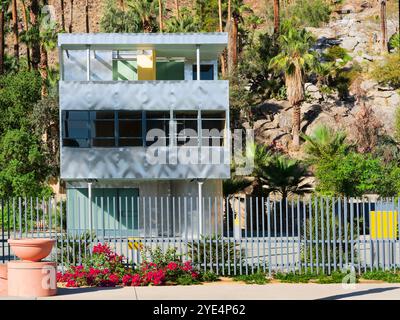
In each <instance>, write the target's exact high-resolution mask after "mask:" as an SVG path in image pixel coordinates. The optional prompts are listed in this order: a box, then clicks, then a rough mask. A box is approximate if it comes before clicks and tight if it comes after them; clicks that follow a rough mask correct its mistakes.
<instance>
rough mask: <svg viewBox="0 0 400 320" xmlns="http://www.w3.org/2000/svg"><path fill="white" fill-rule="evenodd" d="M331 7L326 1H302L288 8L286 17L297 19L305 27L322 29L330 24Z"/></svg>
mask: <svg viewBox="0 0 400 320" xmlns="http://www.w3.org/2000/svg"><path fill="white" fill-rule="evenodd" d="M330 14H331V7H330V5H329V3H328V1H325V0H300V1H295V2H294V4H293V5H291V6H289V7H288V13H287V15H286V16H288V17H295V18H297V19H298V20H299V21H300V22H301V24H302V25H303V26H308V27H320V26H321V25H323V24H325V23H327V22H329V17H330Z"/></svg>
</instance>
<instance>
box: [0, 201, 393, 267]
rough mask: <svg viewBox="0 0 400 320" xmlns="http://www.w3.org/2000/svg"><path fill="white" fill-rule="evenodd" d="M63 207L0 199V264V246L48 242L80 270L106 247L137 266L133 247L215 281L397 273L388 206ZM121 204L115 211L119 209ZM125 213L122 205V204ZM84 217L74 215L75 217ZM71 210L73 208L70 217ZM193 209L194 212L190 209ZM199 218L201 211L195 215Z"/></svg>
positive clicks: (0, 256)
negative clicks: (157, 251) (171, 257)
mask: <svg viewBox="0 0 400 320" xmlns="http://www.w3.org/2000/svg"><path fill="white" fill-rule="evenodd" d="M92 201H93V202H92V205H91V206H89V204H88V203H87V201H86V202H85V203H83V206H82V204H81V205H80V206H78V207H76V206H73V207H72V206H71V205H70V207H71V208H68V205H67V204H68V203H69V202H68V201H67V202H65V201H60V200H56V199H37V198H35V199H32V198H29V199H28V198H16V199H10V200H0V208H1V212H0V219H1V220H0V224H1V237H0V240H1V243H0V262H3V263H4V262H6V261H8V260H11V259H15V256H14V255H13V254H12V252H11V251H10V247H9V245H8V243H7V239H9V238H30V237H34V238H35V237H51V238H54V239H56V240H57V247H55V248H54V249H53V252H52V254H51V256H50V257H49V258H50V259H57V261H58V264H59V267H60V268H61V269H63V268H64V267H65V266H67V265H68V264H80V263H82V261H83V260H84V259H85V258H87V257H89V256H90V254H91V247H92V246H93V244H96V243H99V242H100V243H105V242H107V243H109V244H110V245H111V247H112V248H113V249H114V250H115V251H116V252H118V253H119V254H123V255H124V257H125V262H126V263H127V264H132V265H133V266H136V265H138V264H139V263H140V262H141V259H142V258H143V254H144V251H143V248H144V247H146V248H155V247H157V246H159V247H160V248H161V249H162V250H163V251H165V250H167V248H169V247H175V248H176V249H177V253H178V254H180V255H182V259H184V260H191V261H193V262H194V264H195V265H196V266H197V267H198V268H199V269H201V270H204V271H206V270H209V271H213V272H215V273H217V274H222V275H235V274H248V273H252V272H257V271H262V272H266V273H270V274H271V273H273V272H278V271H280V272H292V271H293V272H295V271H297V272H301V273H303V272H306V271H310V272H324V273H331V272H332V271H334V270H343V269H346V268H350V267H354V268H355V270H356V271H357V272H364V271H367V270H372V269H392V270H396V269H397V268H400V242H399V238H400V229H399V228H398V221H399V206H400V203H399V201H398V200H397V199H396V200H395V199H382V200H379V201H375V202H371V201H368V200H360V199H346V198H323V197H314V198H312V199H301V198H294V199H289V200H288V199H285V200H271V199H270V198H263V197H246V198H238V197H228V198H222V197H218V198H217V197H215V198H202V199H201V202H200V201H199V199H198V198H196V197H129V198H128V197H111V198H107V197H101V198H95V199H93V200H92ZM124 203H125V204H124ZM128 204H130V205H128ZM86 206H87V208H90V211H91V212H89V211H88V210H86V209H85V210H83V209H82V208H86ZM77 208H78V209H77ZM199 208H200V209H199ZM199 211H201V212H199Z"/></svg>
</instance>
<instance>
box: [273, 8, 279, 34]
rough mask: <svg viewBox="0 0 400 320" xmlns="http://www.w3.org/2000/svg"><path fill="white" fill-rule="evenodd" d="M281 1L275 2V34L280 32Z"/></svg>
mask: <svg viewBox="0 0 400 320" xmlns="http://www.w3.org/2000/svg"><path fill="white" fill-rule="evenodd" d="M279 23H280V20H279V0H274V34H278V32H279Z"/></svg>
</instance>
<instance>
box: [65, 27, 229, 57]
mask: <svg viewBox="0 0 400 320" xmlns="http://www.w3.org/2000/svg"><path fill="white" fill-rule="evenodd" d="M227 44H228V33H226V32H212V33H59V34H58V46H59V47H60V48H62V49H70V50H73V49H80V48H86V47H87V46H88V45H89V46H91V47H93V48H94V49H97V50H101V49H104V50H109V49H114V50H118V49H119V50H126V49H133V50H136V49H137V50H140V49H154V50H157V51H158V52H159V53H160V54H163V55H166V56H183V57H187V58H193V57H194V56H195V49H196V45H200V50H201V56H202V59H214V58H215V57H217V56H218V55H219V54H221V53H222V51H223V50H224V49H225V48H226V47H227Z"/></svg>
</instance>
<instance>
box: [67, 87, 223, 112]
mask: <svg viewBox="0 0 400 320" xmlns="http://www.w3.org/2000/svg"><path fill="white" fill-rule="evenodd" d="M60 108H61V110H197V109H206V110H228V109H229V82H228V81H225V80H201V81H193V80H192V81H189V80H184V81H121V82H115V81H109V82H101V83H96V82H91V81H60Z"/></svg>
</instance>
